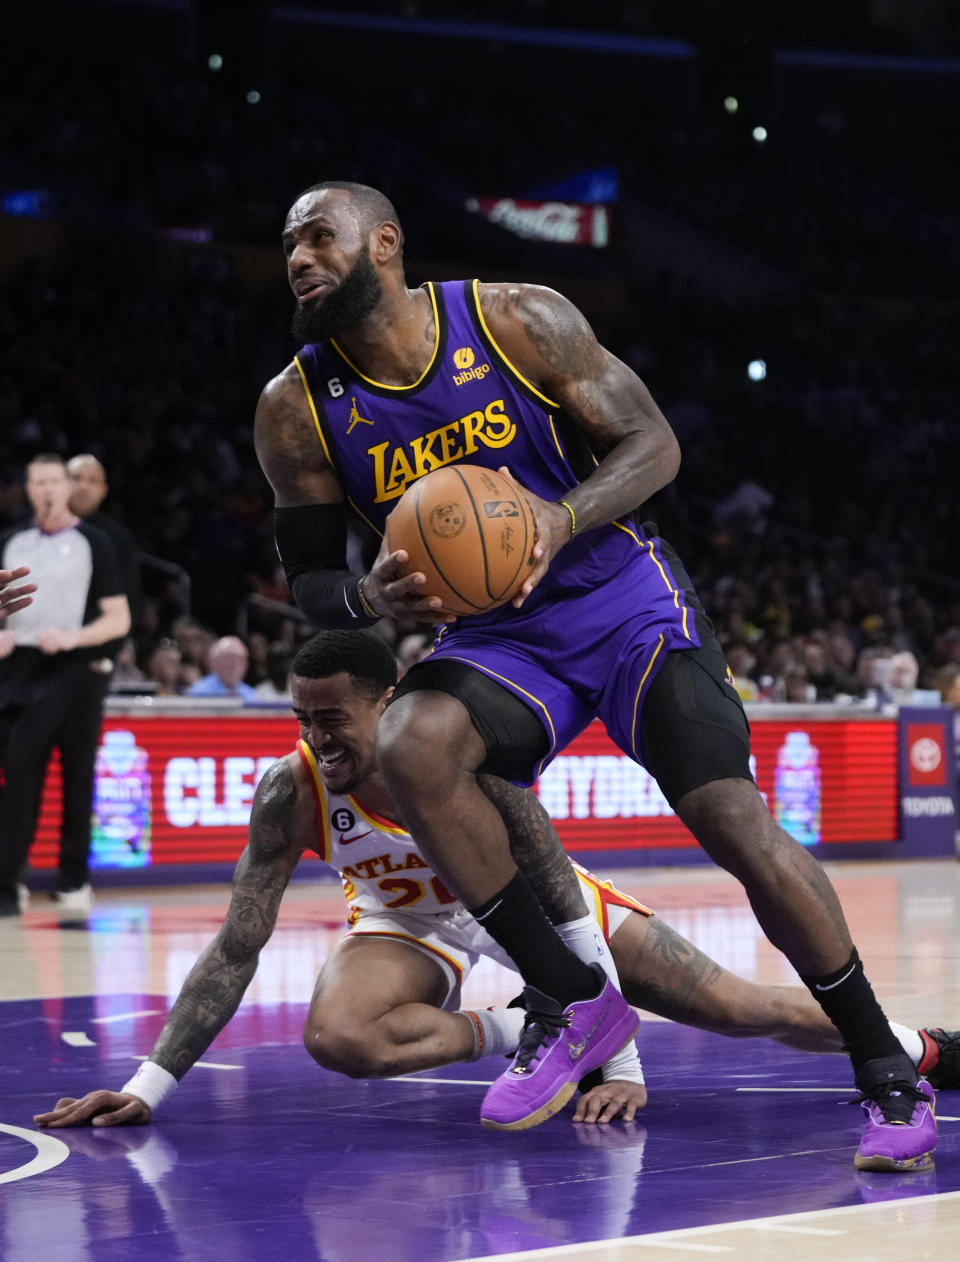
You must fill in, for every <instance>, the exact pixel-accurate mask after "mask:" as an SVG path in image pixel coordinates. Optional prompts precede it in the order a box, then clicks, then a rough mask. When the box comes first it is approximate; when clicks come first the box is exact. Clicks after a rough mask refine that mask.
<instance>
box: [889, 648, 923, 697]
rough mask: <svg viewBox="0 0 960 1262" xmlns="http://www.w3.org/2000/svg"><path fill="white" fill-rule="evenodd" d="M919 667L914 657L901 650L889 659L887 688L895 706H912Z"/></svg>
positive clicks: (905, 650)
mask: <svg viewBox="0 0 960 1262" xmlns="http://www.w3.org/2000/svg"><path fill="white" fill-rule="evenodd" d="M919 674H920V666H919V663H918V662H917V659H916V658H915V657H914V655H913V654H912V653H911V652H909V651H908V650H907V649H901V651H900V652H899V653H894V654H893V656H892V657H891V658H890V669H889V676H888V680H887V687H888V688H889V690H890V695H891V697H892V698H893V700H894V702H895V704H896V705H912V704H913V696H914V692H915V691H916V687H917V676H918V675H919Z"/></svg>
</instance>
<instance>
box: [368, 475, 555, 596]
mask: <svg viewBox="0 0 960 1262" xmlns="http://www.w3.org/2000/svg"><path fill="white" fill-rule="evenodd" d="M386 540H387V546H388V547H389V549H390V551H391V552H396V551H397V549H398V548H403V550H404V552H406V553H407V555H408V556H409V558H410V560H409V562H408V564H407V572H408V573H413V572H414V571H415V570H420V571H421V572H422V573H424V574H425V575H426V576H427V582H426V586H425V587H424V588H423V591H424V594H425V595H427V596H439V597H440V598H441V599H442V600H443V610H444V612H446V613H451V614H457V615H463V614H472V613H485V612H486V611H487V610H489V609H496V608H497V606H498V605H505V604H506V603H507V601H508V600H511V599H512V598H513V597H514V596H516V594H517V592H519V590H520V588H521V587H522V586H523V583H524V581H525V580H526V578H527V576H528V575H529V573H530V571H531V570H532V569H533V566H534V560H533V545H534V544H535V543H536V541H537V522H536V518H535V517H534V515H533V510H532V509H531V507H530V504H529V502H528V500H527V497H526V496H525V495H524V494H523V492H522V491H521V490H520V489H519V487H517V486H515V485H514V484H513V483H512V482H510V481H509V480H508V479H507V478H505V477H504V476H503V475H502V474H500V473H496V472H495V471H494V470H492V469H484V468H482V467H481V466H480V465H473V464H457V465H450V466H448V467H447V468H444V469H434V471H433V472H432V473H428V474H426V476H424V477H422V478H420V479H419V481H417V482H415V483H414V484H413V486H411V487H408V488H407V490H406V491H405V492H404V493H403V496H402V498H401V499H400V502H399V503H398V504H397V507H396V508H395V509H394V510H393V512H392V513H391V514H390V516H389V517H388V518H387V528H386Z"/></svg>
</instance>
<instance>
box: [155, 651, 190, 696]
mask: <svg viewBox="0 0 960 1262" xmlns="http://www.w3.org/2000/svg"><path fill="white" fill-rule="evenodd" d="M182 671H183V654H182V653H181V652H180V648H179V646H178V645H177V644H176V643H175V641H173V640H161V641H160V643H159V644H158V645H157V647H156V648H155V649H154V650H153V652H152V653H151V654H150V656H149V657H148V658H147V679H149V680H151V681H152V682H153V684H154V686H155V688H156V692H155V694H154V695H155V696H158V697H175V696H177V695H178V694H180V693H182V692H185V691H186V687H187V686H189V685H187V686H185V685H184V682H183V675H182ZM197 678H199V674H198V675H197Z"/></svg>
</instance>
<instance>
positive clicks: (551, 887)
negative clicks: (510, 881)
mask: <svg viewBox="0 0 960 1262" xmlns="http://www.w3.org/2000/svg"><path fill="white" fill-rule="evenodd" d="M477 780H478V782H479V784H480V788H481V789H482V790H483V791H484V793H485V794H486V795H487V797H488V798H489V799H490V801H491V802H492V803H493V805H494V806H495V807H496V808H497V810H498V811H499V812H500V815H501V817H502V818H503V822H504V823H505V824H506V826H507V833H508V835H509V838H510V853H511V854H512V855H513V860H514V863H516V865H517V867H518V868H519V869H520V871H521V872H522V873H523V875H524V876H525V877H526V878H527V880H528V881H529V882H530V884H531V885H532V886H533V890H534V893H535V894H536V895H537V898H538V900H539V902H540V905H541V907H542V908H543V910H544V911H545V912H546V913H547V916H548V917H549V918H550V920H551V921H552V923H553V924H555V925H563V924H567V923H569V921H571V920H579V919H580V918H581V917H582V916H585V915H586V914H587V905H586V903H585V902H584V901H583V893H582V891H581V888H580V882H579V880H578V879H577V875H576V873H575V872H574V870H573V867H572V865H571V863H570V857H569V855H568V854H567V852H566V851H565V850H564V848H563V846H562V845H561V843H560V838H559V837H558V836H557V833H556V829H555V828H554V827H553V824H552V823H551V821H550V816H549V815H548V814H547V812H546V811H545V810H544V808H543V807H542V806H541V804H540V801H539V799H538V798H537V795H536V794H535V793H533V792H532V791H531V790H530V789H521V788H518V787H517V786H516V785H515V784H510V783H509V782H508V781H506V780H501V779H500V778H499V776H478V777H477Z"/></svg>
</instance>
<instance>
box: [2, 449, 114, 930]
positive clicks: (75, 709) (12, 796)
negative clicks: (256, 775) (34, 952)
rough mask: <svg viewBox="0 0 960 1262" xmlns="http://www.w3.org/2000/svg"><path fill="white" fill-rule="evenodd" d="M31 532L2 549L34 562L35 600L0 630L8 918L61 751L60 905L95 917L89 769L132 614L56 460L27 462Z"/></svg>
mask: <svg viewBox="0 0 960 1262" xmlns="http://www.w3.org/2000/svg"><path fill="white" fill-rule="evenodd" d="M26 491H27V499H28V500H29V501H30V504H31V506H32V508H33V511H34V513H35V515H36V520H35V524H34V525H33V526H31V527H29V528H28V529H26V530H20V531H17V532H16V533H15V534H13V535H11V536H10V537H9V539H8V540H7V541H6V543H5V545H4V548H3V555H2V559H0V565H2V566H3V567H4V568H5V569H8V570H9V569H13V568H14V567H16V566H21V565H29V567H30V570H31V577H32V578H33V579H35V580H36V584H37V594H36V595H35V596H34V598H33V603H32V604H31V605H30V607H29V608H27V609H21V610H20V611H18V612H17V613H13V614H11V615H10V617H9V618H8V619H7V621H6V624H5V626H4V627H3V628H0V761H2V763H3V769H4V787H3V793H2V797H0V916H15V915H17V914H18V913H19V911H20V909H21V907H20V897H19V892H18V881H19V877H20V872H21V869H22V868H23V866H24V864H25V861H26V858H27V853H28V851H29V849H30V844H31V842H32V841H33V834H34V829H35V827H36V822H37V814H38V811H39V806H40V793H41V790H42V788H43V780H44V776H45V774H46V769H47V762H48V760H49V758H50V754H51V751H52V750H53V748H54V746H56V747H57V748H59V750H60V760H61V763H62V766H63V824H62V830H61V836H60V871H59V876H58V881H57V889H56V893H55V895H54V897H56V898H57V899H58V901H59V902H60V904H61V907H62V908H63V910H65V911H71V912H73V911H75V912H85V911H87V910H89V907H90V903H91V901H92V897H93V896H92V892H91V889H90V885H89V882H88V868H87V862H88V859H89V854H90V816H91V811H92V805H93V771H94V761H95V759H96V754H97V746H98V744H99V739H100V724H101V720H102V718H103V699H104V695H105V694H106V690H107V685H108V683H109V681H110V670H111V668H112V662H111V661H110V659H109V658H107V657H104V656H103V645H105V644H107V643H109V642H110V641H111V640H116V639H118V638H121V637H123V636H125V635H126V634H127V632H128V631H129V629H130V608H129V605H128V603H127V598H126V596H125V595H124V593H123V586H122V583H121V580H120V575H119V570H118V566H117V560H116V556H115V553H114V550H113V546H112V544H111V542H110V540H109V539H108V538H107V536H106V535H104V534H103V533H102V532H101V531H99V530H97V529H96V527H94V526H90V525H87V524H86V523H85V522H82V521H80V519H79V518H78V517H76V516H74V514H73V513H71V511H70V508H69V499H70V491H71V486H70V479H69V477H68V476H67V470H66V467H65V466H64V463H63V461H62V460H61V459H60V457H59V456H55V455H39V456H35V457H34V458H33V460H31V462H30V464H29V465H28V466H27V482H26Z"/></svg>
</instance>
